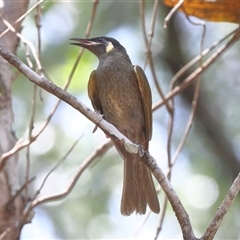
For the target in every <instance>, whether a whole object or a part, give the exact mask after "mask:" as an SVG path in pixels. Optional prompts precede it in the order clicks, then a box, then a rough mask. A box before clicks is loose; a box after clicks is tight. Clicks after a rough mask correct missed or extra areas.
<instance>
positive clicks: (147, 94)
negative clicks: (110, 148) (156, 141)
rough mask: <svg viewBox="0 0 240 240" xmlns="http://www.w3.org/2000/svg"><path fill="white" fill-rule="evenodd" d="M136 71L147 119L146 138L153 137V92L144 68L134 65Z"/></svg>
mask: <svg viewBox="0 0 240 240" xmlns="http://www.w3.org/2000/svg"><path fill="white" fill-rule="evenodd" d="M134 71H135V73H136V76H137V80H138V86H139V89H140V92H141V98H142V102H143V111H144V116H145V121H146V138H147V139H148V140H151V138H152V93H151V89H150V86H149V83H148V80H147V77H146V75H145V73H144V71H143V69H142V68H141V67H139V66H137V65H136V66H134Z"/></svg>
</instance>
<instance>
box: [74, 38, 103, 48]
mask: <svg viewBox="0 0 240 240" xmlns="http://www.w3.org/2000/svg"><path fill="white" fill-rule="evenodd" d="M70 40H72V41H75V42H73V43H70V44H72V45H76V46H80V47H83V48H88V49H89V48H90V47H91V46H94V45H100V44H101V43H98V42H93V41H91V40H88V39H83V38H70Z"/></svg>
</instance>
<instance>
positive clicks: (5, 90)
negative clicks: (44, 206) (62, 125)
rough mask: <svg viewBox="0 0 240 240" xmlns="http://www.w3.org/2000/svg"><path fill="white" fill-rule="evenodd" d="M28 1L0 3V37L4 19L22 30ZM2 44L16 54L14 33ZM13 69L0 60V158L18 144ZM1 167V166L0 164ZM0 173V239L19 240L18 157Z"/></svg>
mask: <svg viewBox="0 0 240 240" xmlns="http://www.w3.org/2000/svg"><path fill="white" fill-rule="evenodd" d="M27 7H28V0H22V1H18V2H16V1H12V0H4V1H0V34H1V33H2V32H3V31H4V30H5V29H6V28H7V27H6V25H5V24H4V22H3V19H4V20H6V21H8V22H9V23H11V24H12V25H13V26H14V28H15V29H16V31H17V32H20V30H21V21H20V22H18V23H17V24H15V25H14V23H15V21H16V20H17V19H18V18H19V17H20V16H21V15H22V14H24V13H25V12H26V10H27ZM0 45H2V46H3V47H5V48H6V49H8V50H9V51H10V52H12V53H14V54H15V53H16V49H17V45H18V38H17V36H16V34H15V33H13V32H10V31H8V33H6V34H5V35H4V36H3V37H2V38H0ZM12 82H13V74H12V72H11V66H10V65H9V64H8V63H7V62H6V61H5V60H4V59H3V58H2V57H0V156H1V155H2V154H4V153H5V152H8V151H9V150H10V149H11V148H12V147H13V146H14V145H15V143H16V137H15V135H14V132H13V129H12V125H13V122H14V116H13V110H12V92H11V88H12ZM0 164H1V163H0ZM1 169H2V171H1V172H0V239H18V238H19V235H20V229H21V227H16V225H17V224H16V223H17V221H18V219H19V217H20V215H21V213H22V210H23V200H22V198H21V196H20V195H18V196H17V197H16V198H14V196H15V195H16V194H17V192H18V190H19V180H18V155H17V154H15V155H13V156H11V157H9V158H8V159H7V161H6V162H5V164H4V167H3V168H1Z"/></svg>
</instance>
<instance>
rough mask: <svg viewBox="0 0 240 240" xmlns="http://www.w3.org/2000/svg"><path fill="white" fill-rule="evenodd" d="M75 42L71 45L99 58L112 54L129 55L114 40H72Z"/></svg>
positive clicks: (106, 38) (100, 38)
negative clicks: (86, 50)
mask: <svg viewBox="0 0 240 240" xmlns="http://www.w3.org/2000/svg"><path fill="white" fill-rule="evenodd" d="M70 40H72V41H75V42H73V43H71V44H73V45H77V46H80V47H83V48H86V49H88V50H89V51H91V52H92V53H93V54H95V55H96V56H97V57H98V58H100V57H101V56H103V55H106V54H110V53H113V52H115V53H122V54H124V55H127V53H126V50H125V48H124V47H123V46H122V45H121V44H120V43H119V42H118V41H117V40H116V39H114V38H110V37H96V38H88V39H84V38H71V39H70Z"/></svg>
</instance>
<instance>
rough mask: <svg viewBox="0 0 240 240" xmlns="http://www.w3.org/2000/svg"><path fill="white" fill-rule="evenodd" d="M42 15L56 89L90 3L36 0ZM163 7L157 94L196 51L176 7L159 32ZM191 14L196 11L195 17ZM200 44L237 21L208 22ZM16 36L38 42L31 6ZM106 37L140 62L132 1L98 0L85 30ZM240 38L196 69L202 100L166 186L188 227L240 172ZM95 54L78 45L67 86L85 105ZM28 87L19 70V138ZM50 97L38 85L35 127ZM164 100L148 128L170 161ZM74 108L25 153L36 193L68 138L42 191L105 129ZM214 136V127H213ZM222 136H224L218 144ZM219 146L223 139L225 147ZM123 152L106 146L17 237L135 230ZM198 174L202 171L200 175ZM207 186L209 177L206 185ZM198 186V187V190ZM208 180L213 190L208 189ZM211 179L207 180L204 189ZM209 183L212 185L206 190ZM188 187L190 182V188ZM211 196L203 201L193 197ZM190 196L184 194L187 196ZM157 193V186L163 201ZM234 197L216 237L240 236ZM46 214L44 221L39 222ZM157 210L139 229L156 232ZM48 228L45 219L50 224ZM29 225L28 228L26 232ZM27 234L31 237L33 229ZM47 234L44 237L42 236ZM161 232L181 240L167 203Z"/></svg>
mask: <svg viewBox="0 0 240 240" xmlns="http://www.w3.org/2000/svg"><path fill="white" fill-rule="evenodd" d="M43 6H44V8H43V9H42V19H41V25H42V26H41V28H40V33H41V62H42V65H43V68H44V71H45V72H46V73H47V76H48V77H49V79H50V80H51V81H53V82H54V83H55V84H57V85H59V86H61V87H63V86H64V84H65V82H66V81H67V79H68V77H69V74H70V72H71V69H72V66H73V64H74V62H75V60H76V58H77V55H78V52H79V48H77V47H76V46H71V45H69V43H70V41H69V38H72V37H84V36H85V31H86V27H87V25H88V21H89V19H90V16H91V11H92V7H93V3H92V2H90V1H69V2H58V1H52V2H51V1H47V2H45V3H44V4H43ZM145 7H146V16H145V17H146V26H147V28H148V27H149V26H150V22H151V16H152V8H153V1H147V2H146V5H145ZM168 11H169V8H167V7H165V6H164V5H163V4H162V3H161V4H160V6H159V12H158V16H157V23H156V32H155V35H154V38H153V47H152V52H153V57H154V61H155V68H156V73H157V77H158V79H159V82H160V84H161V86H162V87H163V89H164V92H165V93H167V91H168V90H169V83H170V80H171V77H172V76H173V75H174V74H175V73H176V72H177V71H178V70H179V69H180V68H181V67H183V66H184V65H185V64H186V63H187V62H188V61H189V60H191V59H192V58H193V57H194V56H196V55H197V54H199V52H200V41H201V36H202V28H201V27H199V26H194V25H192V24H191V23H190V22H189V21H188V20H187V19H186V18H185V16H184V15H183V14H182V13H177V14H176V15H175V16H174V17H173V19H171V21H170V25H169V27H168V28H167V29H166V30H163V28H162V25H163V19H164V17H165V16H166V15H167V13H168ZM194 21H198V19H194ZM206 26H207V34H206V38H205V41H204V47H208V46H210V45H211V44H212V43H213V42H214V41H216V40H218V39H220V38H221V37H223V36H224V35H225V34H226V33H228V32H229V31H230V30H231V29H234V28H236V26H237V25H235V24H219V23H218V24H217V23H215V24H214V23H206ZM22 34H23V35H24V36H25V37H26V38H27V39H28V40H30V41H32V42H33V43H34V44H36V43H37V28H36V27H35V23H34V13H31V14H30V15H29V16H27V18H26V19H25V21H24V23H23V31H22ZM99 35H108V36H111V37H114V38H117V39H118V40H119V41H120V42H121V43H122V45H124V46H125V47H126V49H127V52H128V53H129V55H130V58H131V59H132V61H133V63H134V64H138V65H141V66H143V65H144V57H145V56H144V50H145V47H144V44H143V37H142V33H141V25H140V14H139V3H138V2H134V1H129V2H126V1H106V2H105V1H100V3H99V5H98V6H97V12H96V16H95V21H94V25H93V29H92V31H91V34H90V36H92V37H93V36H99ZM239 48H240V46H239V44H236V45H235V46H234V47H233V48H232V49H230V50H229V51H228V52H227V53H226V54H225V55H224V56H223V57H222V58H221V59H220V60H219V61H218V62H217V63H215V64H214V65H213V66H212V68H210V69H209V70H208V71H207V72H206V73H204V74H203V76H202V77H201V91H200V98H199V108H198V111H197V115H196V119H195V121H194V125H193V128H192V130H191V133H190V136H189V138H188V140H187V142H186V145H185V147H184V149H183V151H182V154H181V155H180V157H179V160H178V161H177V163H176V165H175V166H174V168H173V174H172V176H173V179H172V184H173V187H174V189H175V190H176V191H177V193H178V194H179V196H180V198H181V200H182V202H183V204H184V206H185V207H186V209H187V211H188V213H189V215H190V219H191V221H192V223H193V227H194V231H195V232H196V233H197V235H199V236H201V235H202V233H203V231H204V230H205V229H206V227H207V225H208V223H209V222H210V220H211V219H212V217H213V214H214V213H215V211H216V209H217V207H218V206H219V204H220V203H221V201H222V199H223V197H224V196H225V194H226V193H227V191H228V189H229V187H230V185H231V182H232V180H233V178H234V177H235V176H236V172H239V169H240V167H239V166H240V163H239V157H240V154H239V149H240V148H239V143H240V137H239V136H240V135H239V130H240V129H239V128H240V124H239V117H240V110H239V101H240V99H239V96H240V94H239V92H240V87H239V80H240V79H239V76H240V72H239V71H240V69H239V63H238V59H239ZM18 53H19V57H20V58H21V59H22V60H23V61H24V62H26V57H25V48H24V46H23V45H21V48H20V49H19V52H18ZM97 64H98V62H97V58H96V57H95V56H93V55H92V54H91V53H89V52H84V54H83V56H82V58H81V60H80V63H79V65H78V68H77V70H76V72H75V74H74V77H73V80H72V81H71V84H70V88H69V89H68V91H69V92H70V93H72V94H73V95H75V96H76V97H78V98H79V100H80V101H82V102H84V103H85V104H87V105H88V106H89V107H90V106H91V104H90V101H89V100H88V98H87V94H86V89H87V82H88V78H89V75H90V73H91V71H92V70H93V69H95V68H96V66H97ZM146 73H147V76H148V79H149V82H150V85H151V87H152V92H153V99H154V102H155V101H156V100H158V99H159V96H158V94H157V91H156V89H155V86H154V84H153V79H152V76H151V73H150V71H149V69H148V68H147V69H146ZM192 91H193V89H192V88H189V89H188V90H187V91H185V92H184V93H182V94H180V95H179V96H177V97H176V99H175V104H176V105H175V111H176V118H175V125H174V137H173V150H175V148H176V146H177V144H178V142H179V140H180V138H181V137H182V134H183V131H184V128H185V125H186V122H187V119H188V116H189V112H190V101H191V96H192ZM32 95H33V85H32V84H31V83H30V82H29V81H28V80H26V79H24V78H23V77H22V76H21V75H18V77H17V79H16V81H15V82H14V87H13V97H14V114H15V129H16V135H17V137H18V138H20V137H25V138H27V134H28V126H29V121H30V117H31V112H32ZM55 101H56V98H55V97H53V96H51V95H50V94H48V93H46V92H44V91H42V90H39V89H38V91H37V98H36V116H35V122H36V124H35V128H36V129H37V128H38V127H39V126H40V124H41V123H43V121H44V120H45V119H46V117H47V116H48V114H49V113H50V111H51V109H52V107H53V105H54V103H55ZM168 119H169V116H168V113H167V111H166V108H165V107H162V108H161V109H159V110H157V111H156V112H155V113H154V135H153V140H152V141H151V143H150V151H151V153H152V154H153V156H155V157H156V159H157V161H158V163H159V165H160V166H161V168H163V169H164V170H166V169H167V155H166V152H167V151H166V142H167V121H168ZM93 128H94V125H93V124H92V123H90V122H89V121H88V120H87V119H85V117H84V116H82V115H81V114H79V113H78V112H76V111H75V110H74V109H72V108H70V107H69V106H67V105H66V104H65V103H61V104H60V106H59V109H58V110H57V112H56V114H55V115H54V117H53V119H52V120H51V122H50V125H49V126H48V127H47V129H46V130H45V131H44V132H43V134H42V135H41V136H40V137H39V139H38V140H37V141H36V143H34V144H33V145H32V147H31V149H30V152H31V176H36V177H37V180H36V181H35V182H34V183H33V184H32V186H31V193H32V194H33V193H35V191H36V189H38V188H39V187H40V185H41V183H42V181H43V179H44V177H45V176H46V174H47V173H48V172H49V170H50V169H51V168H52V167H53V166H54V165H55V164H56V163H57V162H58V161H59V160H60V159H61V158H62V157H63V156H64V155H65V154H66V152H67V151H68V150H69V149H70V147H71V146H72V144H73V143H74V141H75V140H76V139H77V138H79V137H80V136H82V137H81V139H80V141H79V143H78V144H77V146H76V148H75V149H74V150H73V151H72V152H71V154H70V155H69V156H68V158H67V159H66V160H65V161H64V163H63V164H62V165H61V166H60V167H59V168H58V169H57V170H55V172H54V173H53V174H52V175H51V176H50V178H49V179H48V181H47V182H46V184H45V187H44V189H43V191H42V192H41V195H45V194H52V193H57V192H59V191H62V190H63V189H65V188H66V186H67V184H68V182H69V181H70V179H71V177H72V176H73V174H74V172H75V171H76V170H77V168H78V167H79V165H80V164H81V162H83V160H84V159H85V158H86V157H87V156H88V155H89V154H90V153H91V152H92V151H93V150H94V149H95V147H96V146H97V145H98V144H99V143H101V142H102V141H103V140H104V139H105V135H104V134H103V133H102V132H101V131H100V130H97V131H96V132H95V133H94V134H93V133H92V130H93ZM216 134H218V135H216ZM221 143H222V144H221ZM224 146H225V147H224ZM25 160H26V152H25V150H24V151H21V153H20V164H21V167H20V176H21V180H22V182H24V180H25V165H26V161H25ZM122 168H123V167H122V160H121V159H120V157H119V156H118V154H117V153H116V151H115V149H111V150H110V151H109V152H108V153H107V154H106V155H105V156H104V157H103V158H102V159H99V160H98V161H97V163H95V164H93V166H92V167H91V168H89V169H88V170H87V171H85V172H84V173H83V175H82V176H81V178H80V180H79V182H78V184H77V186H76V187H75V188H74V190H73V191H72V193H71V194H70V195H69V196H68V197H67V198H66V199H64V200H61V201H58V202H54V203H49V204H46V205H44V206H41V207H39V208H38V209H36V216H35V218H34V219H33V223H32V224H29V225H27V226H25V227H24V230H23V235H22V238H23V239H30V238H31V239H33V238H36V237H37V236H36V235H34V231H35V229H39V228H40V229H41V231H40V233H39V232H38V237H41V238H42V239H43V238H47V237H46V236H50V237H49V238H56V239H57V238H58V239H79V238H81V239H91V238H97V239H103V238H129V237H132V236H133V234H134V232H135V231H136V230H137V228H138V227H139V225H140V224H141V222H142V221H143V220H144V219H145V217H144V216H134V215H133V216H130V217H123V216H121V215H120V198H121V188H122V174H123V173H122V170H123V169H122ZM195 175H197V176H202V177H206V178H199V179H203V180H202V181H203V182H201V184H202V185H203V186H205V188H204V187H203V189H202V188H200V187H199V193H197V192H198V191H193V192H192V191H191V189H189V187H188V186H190V185H189V183H191V181H192V179H193V177H194V176H195ZM204 179H207V180H208V181H207V180H206V181H205V180H204ZM205 184H206V185H205ZM197 187H198V185H197V186H196V188H197ZM208 187H210V188H208ZM211 187H212V188H211ZM208 189H210V190H209V191H212V192H209V191H207V190H208ZM194 190H195V189H194ZM212 194H215V195H216V199H215V200H214V201H213V202H212V203H211V204H210V203H209V206H208V207H202V206H201V203H199V205H198V206H196V204H194V201H196V202H199V201H200V202H201V201H202V202H204V204H203V205H204V206H206V205H205V204H206V202H208V199H209V196H211V195H212ZM189 195H190V197H191V198H190V199H189ZM162 198H163V193H162V192H161V193H160V200H161V202H162ZM238 213H239V198H238V199H237V201H236V202H235V204H234V206H233V207H232V209H231V210H230V211H229V213H228V214H227V216H226V218H225V219H224V222H223V223H222V226H221V227H220V230H219V232H218V234H217V237H216V239H226V238H228V239H230V238H232V239H237V236H238V231H239V222H240V220H239V214H238ZM45 222H48V225H47V226H45V225H44V229H43V227H42V226H43V225H42V224H43V223H45ZM157 225H158V216H156V215H151V216H150V219H149V220H148V221H147V223H146V225H145V226H144V227H143V229H142V230H141V232H140V234H139V237H141V238H143V239H150V238H153V236H154V234H155V231H156V227H157ZM50 226H52V227H50ZM31 229H32V230H31ZM31 234H32V235H31ZM47 234H48V235H47ZM160 237H161V238H165V239H170V238H181V232H180V228H179V226H178V223H177V220H176V219H175V215H174V213H173V211H172V209H171V207H168V209H167V215H166V219H165V222H164V225H163V230H162V232H161V234H160Z"/></svg>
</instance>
